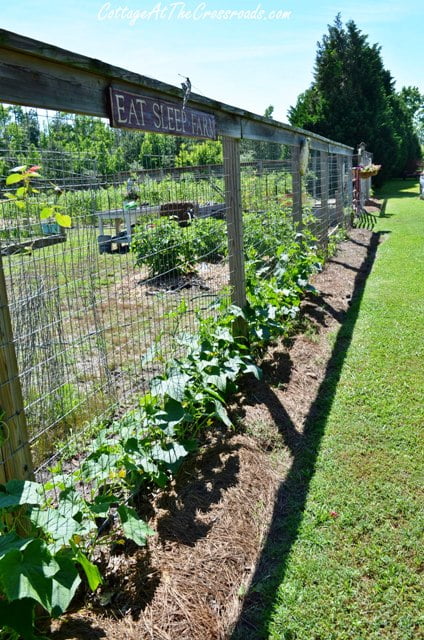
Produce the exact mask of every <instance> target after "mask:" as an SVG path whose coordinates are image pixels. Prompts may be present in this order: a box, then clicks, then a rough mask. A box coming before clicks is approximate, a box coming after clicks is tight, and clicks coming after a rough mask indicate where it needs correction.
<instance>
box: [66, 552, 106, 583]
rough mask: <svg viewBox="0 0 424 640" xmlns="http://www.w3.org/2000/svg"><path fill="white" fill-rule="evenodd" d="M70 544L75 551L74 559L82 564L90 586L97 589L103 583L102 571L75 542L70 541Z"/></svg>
mask: <svg viewBox="0 0 424 640" xmlns="http://www.w3.org/2000/svg"><path fill="white" fill-rule="evenodd" d="M70 546H71V548H72V550H73V552H74V558H73V559H74V561H75V562H78V564H80V565H81V567H82V569H83V571H84V573H85V575H86V577H87V582H88V586H89V587H90V589H91V590H92V591H95V590H96V589H97V587H98V586H99V585H101V584H103V578H102V576H101V575H100V571H99V569H98V567H96V565H95V564H93V563H92V562H90V560H89V559H88V558H87V556H85V555H84V554H83V552H82V551H81V550H80V549H78V547H77V546H76V544H75V543H74V542H72V541H71V542H70Z"/></svg>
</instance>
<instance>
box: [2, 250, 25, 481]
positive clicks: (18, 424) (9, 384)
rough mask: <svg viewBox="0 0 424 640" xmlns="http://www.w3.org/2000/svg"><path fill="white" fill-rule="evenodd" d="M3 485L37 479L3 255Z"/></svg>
mask: <svg viewBox="0 0 424 640" xmlns="http://www.w3.org/2000/svg"><path fill="white" fill-rule="evenodd" d="M0 410H1V414H2V417H1V424H0V482H2V483H4V482H7V481H8V480H13V479H17V480H30V479H32V477H33V464H32V457H31V450H30V447H29V444H28V430H27V424H26V416H25V412H24V403H23V398H22V389H21V383H20V380H19V372H18V364H17V360H16V352H15V345H14V343H13V333H12V323H11V320H10V311H9V302H8V298H7V290H6V281H5V277H4V271H3V258H2V257H1V254H0Z"/></svg>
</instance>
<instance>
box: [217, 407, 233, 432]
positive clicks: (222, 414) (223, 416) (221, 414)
mask: <svg viewBox="0 0 424 640" xmlns="http://www.w3.org/2000/svg"><path fill="white" fill-rule="evenodd" d="M215 415H216V417H217V418H218V419H219V420H221V422H223V423H224V424H225V425H226V426H227V427H232V426H233V423H232V422H231V420H230V418H229V416H228V413H227V410H226V408H225V407H224V405H223V404H221V403H220V402H218V401H217V400H215Z"/></svg>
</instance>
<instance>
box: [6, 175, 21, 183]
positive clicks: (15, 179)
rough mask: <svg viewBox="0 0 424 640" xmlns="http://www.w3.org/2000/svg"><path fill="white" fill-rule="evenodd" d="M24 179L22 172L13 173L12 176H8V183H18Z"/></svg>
mask: <svg viewBox="0 0 424 640" xmlns="http://www.w3.org/2000/svg"><path fill="white" fill-rule="evenodd" d="M23 179H24V176H23V175H21V174H20V173H12V174H11V175H10V176H7V178H6V184H7V185H10V184H16V183H17V182H21V180H23Z"/></svg>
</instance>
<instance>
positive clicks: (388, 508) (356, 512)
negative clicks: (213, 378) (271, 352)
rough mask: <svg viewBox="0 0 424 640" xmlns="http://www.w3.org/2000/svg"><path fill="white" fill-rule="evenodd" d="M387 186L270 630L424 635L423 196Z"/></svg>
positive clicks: (364, 637) (311, 635)
mask: <svg viewBox="0 0 424 640" xmlns="http://www.w3.org/2000/svg"><path fill="white" fill-rule="evenodd" d="M379 196H380V197H382V198H387V206H386V208H385V210H384V213H383V214H382V215H381V216H380V217H379V218H377V220H376V226H375V228H374V231H375V232H380V233H381V234H383V236H382V237H383V238H384V241H383V242H382V243H381V245H380V246H379V248H378V251H377V257H376V260H375V263H374V265H373V269H372V272H371V275H370V277H369V279H368V280H367V283H366V287H365V290H364V292H363V296H362V298H359V299H357V300H354V301H353V303H352V307H351V311H350V313H349V316H348V319H347V321H346V322H345V324H344V325H343V327H342V328H341V330H340V332H339V335H338V336H337V340H340V338H343V332H345V333H346V335H348V332H349V323H351V327H350V329H351V330H352V323H353V326H354V330H353V333H352V336H351V342H350V345H349V348H348V350H347V353H346V357H345V359H344V362H341V363H340V366H341V367H342V368H341V373H339V374H338V375H340V379H339V380H338V384H337V387H336V391H335V395H334V398H332V401H331V403H329V406H330V407H331V408H330V410H329V411H328V410H327V408H326V410H325V412H324V410H323V414H322V415H319V413H318V415H317V422H321V427H322V426H324V435H323V438H322V441H321V446H320V450H319V454H318V457H317V460H316V464H315V471H314V475H313V477H312V479H311V481H310V485H309V493H308V497H307V501H306V507H305V512H304V514H303V517H302V522H301V524H300V527H299V529H298V532H297V538H296V541H295V542H294V544H293V545H292V547H291V550H290V553H289V555H288V557H287V558H286V559H285V560H284V563H283V564H284V567H283V569H282V571H281V582H280V585H279V588H278V590H277V593H276V597H275V602H274V607H273V610H272V612H271V618H270V623H269V627H268V637H269V638H271V639H272V640H277V639H278V640H284V639H286V640H345V639H346V640H377V639H378V640H394V639H396V640H417V639H419V638H424V617H423V612H424V597H423V595H422V594H423V591H424V590H423V587H424V584H423V581H422V573H421V574H420V567H421V571H422V566H423V564H422V562H423V558H422V551H423V536H422V534H423V525H424V517H423V493H422V489H423V485H424V482H423V481H424V473H423V465H424V450H423V441H424V437H423V426H424V201H422V200H419V199H418V198H417V186H416V184H414V185H413V186H411V183H405V182H391V183H389V184H388V185H387V186H386V188H385V190H384V191H382V192H381V193H380V194H379ZM334 338H335V340H336V337H335V336H334ZM324 413H325V415H324ZM323 423H324V425H323ZM420 576H421V579H420ZM420 625H421V626H420Z"/></svg>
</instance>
